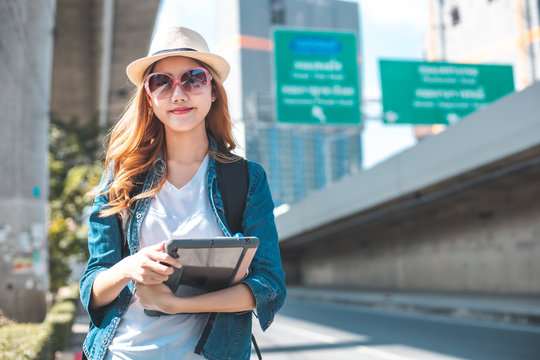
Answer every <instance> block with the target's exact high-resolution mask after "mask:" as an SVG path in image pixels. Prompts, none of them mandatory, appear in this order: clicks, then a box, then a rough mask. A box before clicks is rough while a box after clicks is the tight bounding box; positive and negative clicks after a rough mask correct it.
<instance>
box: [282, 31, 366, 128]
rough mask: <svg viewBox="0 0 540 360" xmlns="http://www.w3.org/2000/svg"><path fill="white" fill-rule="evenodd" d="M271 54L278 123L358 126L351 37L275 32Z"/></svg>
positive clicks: (355, 64) (357, 91)
mask: <svg viewBox="0 0 540 360" xmlns="http://www.w3.org/2000/svg"><path fill="white" fill-rule="evenodd" d="M274 56H275V62H274V63H275V74H276V109H277V121H278V122H281V123H297V124H326V125H351V124H359V123H360V121H361V116H360V87H359V81H358V60H357V59H358V55H357V49H356V35H355V34H354V33H349V32H328V31H306V30H301V31H299V30H287V29H277V30H275V31H274Z"/></svg>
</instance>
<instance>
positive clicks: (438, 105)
mask: <svg viewBox="0 0 540 360" xmlns="http://www.w3.org/2000/svg"><path fill="white" fill-rule="evenodd" d="M379 66H380V74H381V88H382V104H383V119H384V122H386V123H394V124H418V125H419V124H452V123H454V122H456V121H458V120H459V119H460V118H461V117H463V116H465V115H467V114H470V113H472V112H473V111H475V110H477V109H478V108H480V107H482V106H485V105H486V104H489V103H490V102H493V101H495V100H497V99H499V98H500V97H502V96H504V95H507V94H509V93H511V92H513V91H514V76H513V72H512V66H510V65H478V64H474V65H473V64H453V63H442V62H419V61H394V60H380V61H379Z"/></svg>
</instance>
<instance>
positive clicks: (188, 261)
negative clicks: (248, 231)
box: [165, 237, 259, 292]
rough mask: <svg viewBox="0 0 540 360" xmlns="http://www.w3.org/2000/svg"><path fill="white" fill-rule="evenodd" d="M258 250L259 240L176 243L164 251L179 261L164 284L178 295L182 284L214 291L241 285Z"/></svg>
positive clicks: (171, 243)
mask: <svg viewBox="0 0 540 360" xmlns="http://www.w3.org/2000/svg"><path fill="white" fill-rule="evenodd" d="M258 246H259V239H258V238H256V237H215V238H204V239H173V240H169V241H167V242H166V243H165V251H166V252H167V253H168V254H169V255H171V256H172V257H174V258H176V259H178V261H180V263H181V264H182V268H180V269H176V268H175V272H174V273H173V274H172V275H171V276H169V279H168V280H167V281H166V282H165V284H166V285H167V286H169V288H170V289H171V290H172V291H173V292H175V291H176V289H177V288H178V285H179V284H182V285H186V286H191V287H195V288H198V289H204V290H208V291H215V290H219V289H223V288H226V287H228V286H231V285H234V284H237V283H239V282H240V281H241V280H242V279H243V278H244V277H245V276H246V275H247V271H248V268H249V265H250V264H251V260H252V259H253V256H254V255H255V252H256V251H257V247H258Z"/></svg>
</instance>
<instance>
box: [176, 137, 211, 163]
mask: <svg viewBox="0 0 540 360" xmlns="http://www.w3.org/2000/svg"><path fill="white" fill-rule="evenodd" d="M166 143H167V147H166V151H167V162H174V163H180V164H193V163H200V162H202V161H203V160H204V158H205V156H206V154H207V153H208V136H207V135H206V131H204V132H200V131H199V132H197V133H193V132H188V133H172V132H169V133H167V134H166Z"/></svg>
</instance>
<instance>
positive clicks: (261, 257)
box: [242, 162, 286, 330]
mask: <svg viewBox="0 0 540 360" xmlns="http://www.w3.org/2000/svg"><path fill="white" fill-rule="evenodd" d="M248 171H249V173H250V179H251V180H250V184H249V190H248V195H247V199H246V207H245V210H244V217H243V223H242V227H243V229H244V234H245V235H246V236H256V237H258V238H259V247H258V249H257V252H256V253H255V257H254V258H253V261H252V263H251V266H250V270H249V275H248V277H247V278H246V279H244V280H243V283H245V284H247V285H248V286H249V287H250V288H251V290H252V292H253V294H254V296H255V300H256V310H257V314H258V318H259V324H260V326H261V328H262V329H263V330H266V329H267V328H268V327H269V326H270V324H271V323H272V321H273V319H274V315H275V314H276V312H277V311H278V310H279V308H281V306H282V305H283V303H284V301H285V296H286V288H285V273H284V271H283V268H282V266H281V257H280V254H279V246H278V234H277V230H276V225H275V220H274V213H273V211H274V202H273V201H272V195H271V194H270V188H269V186H268V181H267V178H266V173H265V171H264V169H263V168H262V167H261V166H260V165H258V164H255V163H253V162H248Z"/></svg>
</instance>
